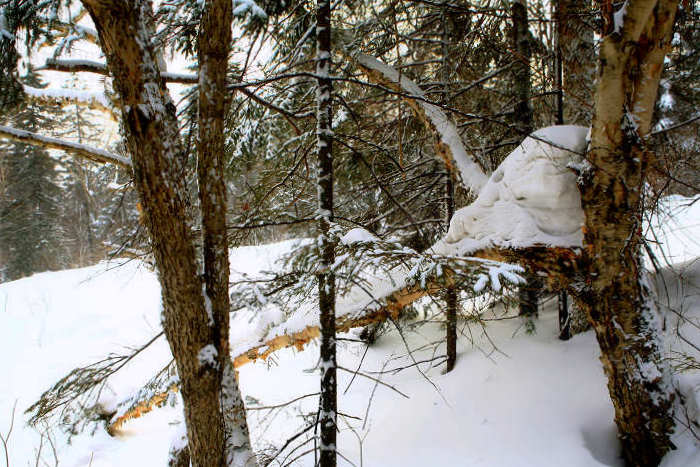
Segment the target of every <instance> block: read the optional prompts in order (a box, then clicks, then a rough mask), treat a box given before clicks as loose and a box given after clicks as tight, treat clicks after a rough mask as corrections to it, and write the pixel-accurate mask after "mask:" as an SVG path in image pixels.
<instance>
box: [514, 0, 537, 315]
mask: <svg viewBox="0 0 700 467" xmlns="http://www.w3.org/2000/svg"><path fill="white" fill-rule="evenodd" d="M510 43H511V47H512V49H513V54H514V64H513V68H512V70H513V75H512V80H513V92H514V94H515V95H514V99H515V107H514V109H513V125H514V129H515V131H517V133H518V140H519V141H522V140H523V139H525V137H526V136H528V135H529V134H530V133H532V131H533V116H532V105H531V104H530V97H531V93H532V81H531V77H530V58H531V56H532V50H531V44H532V37H531V36H530V29H529V26H528V19H527V6H526V4H525V1H524V0H513V1H512V4H511V29H510ZM525 279H526V283H525V285H524V286H522V287H520V290H519V293H518V299H519V301H520V314H521V315H523V316H531V315H536V314H537V302H538V298H539V295H540V291H541V289H542V286H541V281H539V280H538V278H537V277H536V276H534V275H533V274H531V273H528V274H527V275H526V277H525Z"/></svg>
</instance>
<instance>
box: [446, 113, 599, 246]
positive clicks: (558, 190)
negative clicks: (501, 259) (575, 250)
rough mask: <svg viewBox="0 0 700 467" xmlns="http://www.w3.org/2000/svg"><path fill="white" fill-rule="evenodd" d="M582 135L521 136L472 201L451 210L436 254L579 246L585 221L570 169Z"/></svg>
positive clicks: (554, 131) (559, 129)
mask: <svg viewBox="0 0 700 467" xmlns="http://www.w3.org/2000/svg"><path fill="white" fill-rule="evenodd" d="M587 133H588V129H587V128H584V127H578V126H554V127H548V128H543V129H541V130H538V131H536V132H535V133H533V135H531V136H530V137H528V138H526V139H525V140H524V141H523V143H522V144H521V145H520V146H518V148H516V149H515V150H514V151H513V152H512V153H511V154H510V155H509V156H508V157H507V158H506V159H505V160H504V161H503V162H502V163H501V165H500V166H499V167H498V169H497V170H496V171H495V172H494V173H493V174H492V175H491V177H490V178H489V180H488V182H487V183H486V185H485V186H484V188H483V189H482V190H481V192H480V193H479V196H478V197H477V199H476V200H475V201H474V202H473V203H472V204H470V205H469V206H467V207H464V208H462V209H460V210H458V211H457V212H455V214H454V216H453V217H452V221H451V222H450V229H449V231H448V234H447V237H446V242H445V244H443V245H438V247H437V248H436V251H442V249H445V248H447V249H450V247H451V248H456V251H458V252H459V254H468V253H470V252H473V251H476V250H478V249H482V248H488V247H491V246H499V247H515V248H517V247H526V246H532V245H549V246H562V247H580V246H581V242H582V240H583V235H582V230H581V228H582V226H583V221H584V218H583V211H582V209H581V198H580V194H579V190H578V187H577V185H576V174H575V173H574V171H573V170H571V169H570V168H569V166H570V165H571V164H572V163H574V164H580V163H581V162H582V160H583V158H582V156H581V154H583V152H584V150H585V147H586V135H587ZM550 143H552V144H550ZM563 148H566V149H563ZM567 149H568V150H567Z"/></svg>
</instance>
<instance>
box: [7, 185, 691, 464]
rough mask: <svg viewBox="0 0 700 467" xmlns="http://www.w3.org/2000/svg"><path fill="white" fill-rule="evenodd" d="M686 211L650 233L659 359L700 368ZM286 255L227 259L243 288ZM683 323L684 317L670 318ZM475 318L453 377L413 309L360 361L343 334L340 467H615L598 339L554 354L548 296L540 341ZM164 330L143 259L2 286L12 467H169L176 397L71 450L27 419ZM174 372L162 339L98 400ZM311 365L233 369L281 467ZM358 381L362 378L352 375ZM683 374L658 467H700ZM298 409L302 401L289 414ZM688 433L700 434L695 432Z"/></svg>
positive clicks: (290, 354)
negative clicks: (670, 439)
mask: <svg viewBox="0 0 700 467" xmlns="http://www.w3.org/2000/svg"><path fill="white" fill-rule="evenodd" d="M690 201H692V200H688V199H682V198H672V199H670V200H669V201H668V203H667V209H666V210H665V212H666V213H667V214H664V215H662V216H661V217H660V218H658V219H653V220H652V221H651V223H652V225H656V226H657V227H659V229H657V238H658V240H659V242H661V244H663V247H662V246H661V244H660V245H659V246H658V247H657V255H659V256H661V255H660V253H661V252H662V251H663V253H664V256H666V259H667V262H666V267H665V269H664V270H663V272H662V273H661V274H657V275H656V279H657V282H658V283H659V287H658V288H659V290H660V291H661V293H660V298H659V300H660V302H661V303H662V304H669V305H670V307H671V308H672V309H673V310H675V311H673V312H667V313H666V329H667V333H668V336H667V337H668V339H667V341H668V343H669V348H668V355H669V356H670V357H677V356H678V354H677V353H675V352H678V351H683V352H685V353H689V354H691V355H694V357H695V358H696V359H698V360H700V355H698V353H697V352H696V351H695V350H694V349H692V346H689V345H688V344H686V343H684V342H683V340H682V339H681V338H679V337H678V332H679V331H680V334H681V335H682V336H683V337H684V338H685V339H687V340H688V341H690V342H692V343H694V344H695V345H698V344H699V343H700V331H698V329H700V260H698V258H699V257H700V240H698V239H700V224H699V223H698V222H699V220H700V202H697V203H695V204H693V205H692V206H691V207H690V208H683V206H684V205H687V204H688V203H689V202H690ZM665 216H667V217H665ZM290 245H291V242H283V243H279V244H274V245H266V246H259V247H243V248H239V249H236V250H234V251H233V252H232V256H231V259H232V269H236V270H237V271H238V272H239V273H240V272H246V273H248V274H254V273H255V272H256V271H259V270H263V269H266V270H270V269H274V268H275V259H276V258H278V257H279V256H281V255H282V254H283V253H284V252H285V251H288V249H289V248H290ZM662 278H663V281H662V280H661V279H662ZM676 311H679V312H682V314H683V316H684V318H685V319H683V320H679V318H678V314H677V313H676ZM482 318H484V319H486V320H488V321H485V322H483V323H476V322H468V320H465V319H463V320H462V321H461V322H460V323H459V330H460V333H461V335H460V339H459V347H458V361H457V366H456V367H455V369H454V371H453V372H451V373H449V374H446V375H445V374H442V370H443V368H444V363H441V362H442V361H443V360H442V359H441V358H439V357H440V356H441V355H442V354H444V345H442V344H440V341H441V340H442V339H443V335H444V327H443V326H442V324H441V323H440V322H438V320H437V319H432V318H431V319H429V320H428V321H429V322H427V323H420V322H421V321H423V320H424V315H423V313H422V311H421V313H419V314H418V316H417V317H415V318H414V319H413V320H410V321H403V322H401V323H400V326H401V332H398V331H397V329H396V328H395V327H393V326H392V325H389V326H388V327H387V330H386V332H385V333H384V334H382V335H381V336H380V338H379V339H378V341H377V342H376V343H375V344H374V345H373V346H371V347H369V348H368V347H366V346H365V345H364V344H363V343H361V342H356V341H355V340H356V335H355V334H354V333H348V334H344V335H342V336H341V337H344V338H346V339H349V340H343V341H340V342H339V350H338V360H339V365H340V366H342V367H343V368H346V369H348V370H350V371H345V370H342V371H340V373H339V378H338V385H339V386H338V387H339V389H338V392H339V411H340V412H341V413H342V414H341V415H340V416H339V421H340V435H339V439H338V446H339V451H340V453H341V454H342V458H341V460H340V462H339V463H340V465H357V466H369V467H375V466H386V467H389V466H426V465H430V466H476V465H482V466H489V467H492V466H504V467H505V466H508V467H512V466H538V467H550V466H551V467H555V466H556V467H559V466H562V465H566V466H582V467H583V466H622V461H621V460H620V458H619V446H618V442H617V439H616V434H615V433H616V431H615V425H614V422H613V408H612V405H611V402H610V399H609V396H608V393H607V388H606V379H605V377H604V375H603V372H602V367H601V364H600V361H599V359H598V357H599V350H598V346H597V343H596V341H595V337H594V335H593V333H592V332H591V331H589V332H586V333H584V334H581V335H578V336H575V337H574V338H573V339H571V340H569V341H567V342H562V341H560V340H558V338H557V332H558V329H557V326H558V324H557V314H556V300H554V299H551V298H550V299H546V300H545V301H544V304H543V306H542V310H541V312H540V315H539V318H538V319H537V320H535V322H534V325H535V330H534V333H527V332H526V326H524V323H523V321H522V320H521V319H520V318H519V317H516V316H513V314H512V312H509V311H508V310H506V309H505V308H504V306H503V305H502V304H500V303H499V304H497V305H496V306H494V307H492V308H491V309H490V311H488V312H486V313H485V314H484V315H483V316H482ZM159 331H160V296H159V286H158V281H157V278H156V275H155V274H154V273H152V272H150V271H149V270H148V269H147V268H146V267H144V266H143V264H141V263H139V262H137V261H112V262H109V263H106V262H105V263H100V264H98V265H95V266H92V267H87V268H82V269H75V270H68V271H61V272H53V273H41V274H36V275H34V276H32V277H30V278H27V279H23V280H19V281H15V282H10V283H6V284H2V285H0V355H2V357H0V375H2V376H0V434H2V435H3V436H5V435H6V434H7V431H8V427H9V426H10V423H11V420H12V413H13V406H15V405H16V409H15V412H14V428H13V431H12V433H11V435H10V437H9V441H8V443H7V446H8V451H9V459H10V462H9V464H10V466H24V465H27V464H30V465H35V463H36V458H37V452H38V450H39V449H40V446H41V452H40V456H41V458H42V459H43V461H45V463H44V462H40V463H39V464H38V465H55V463H56V462H55V461H56V459H57V460H58V463H59V465H61V466H88V465H91V466H93V467H101V466H123V465H131V466H142V465H143V466H158V465H163V466H164V465H166V462H167V458H168V449H169V446H170V444H171V440H172V439H173V437H176V436H177V435H178V433H180V432H181V431H180V429H181V427H182V406H181V401H180V398H179V395H174V396H172V397H171V400H170V402H171V404H168V405H166V406H165V407H163V408H159V409H155V410H154V411H153V412H151V413H149V414H146V415H144V416H143V417H141V418H139V419H135V420H131V421H128V422H127V423H126V424H125V425H124V426H123V427H122V429H121V430H120V431H119V432H118V433H117V434H116V436H114V437H112V436H110V435H108V434H107V432H106V431H105V430H104V424H102V423H101V422H98V423H96V424H89V425H88V426H87V427H86V429H85V430H83V431H80V432H79V433H77V434H75V435H73V436H72V437H69V436H68V435H67V434H65V433H63V432H61V431H60V430H58V429H53V430H50V431H49V432H48V433H51V439H49V438H48V437H47V435H44V436H43V444H42V435H41V433H47V431H46V430H47V428H50V427H48V426H45V425H39V426H37V427H31V426H29V425H27V418H28V417H27V415H25V414H24V411H25V410H26V408H27V407H28V406H29V405H30V404H31V403H33V402H34V401H35V400H36V399H37V398H38V397H39V396H40V395H41V393H42V392H43V391H45V390H46V389H48V388H49V387H50V386H51V385H53V384H54V383H55V382H56V381H57V380H58V379H60V378H61V377H63V376H64V375H66V374H67V373H68V372H70V371H71V370H72V369H73V368H76V367H78V366H81V365H86V364H89V363H92V362H94V361H97V360H100V359H102V358H104V357H105V356H107V355H108V354H109V353H110V352H113V353H115V354H126V353H128V352H129V348H130V347H137V346H139V345H142V344H143V343H144V342H146V341H148V340H149V339H150V338H152V337H153V336H154V335H155V334H157V333H158V332H159ZM241 332H242V331H241V330H240V329H237V330H235V332H233V333H232V334H233V335H234V336H235V335H236V334H239V335H240V334H241ZM408 349H410V350H411V351H410V352H409V351H408ZM692 352H695V354H693V353H692ZM436 357H438V358H437V359H435V358H436ZM169 360H170V352H169V349H168V346H167V343H166V342H165V340H164V339H162V338H161V339H159V340H157V341H156V342H155V343H154V344H153V345H152V346H150V347H149V348H148V349H147V350H145V351H144V352H142V353H141V354H140V355H139V356H138V357H137V358H135V359H134V360H133V361H132V362H130V363H129V364H128V365H127V366H126V367H125V368H124V369H123V370H122V371H121V372H119V373H118V374H116V375H114V376H112V377H110V379H109V381H108V384H107V386H106V387H105V389H104V390H103V391H102V393H101V394H100V396H99V397H100V402H101V403H102V404H103V405H104V406H105V407H114V406H115V405H116V403H118V402H119V401H121V400H123V399H125V398H126V397H128V396H129V395H130V394H133V393H134V392H136V391H138V389H139V388H140V387H141V386H142V385H143V384H144V383H145V382H146V381H147V380H148V379H149V378H150V377H151V376H153V374H154V373H155V372H156V371H158V370H159V369H160V368H162V367H163V366H165V365H166V364H167V363H168V361H169ZM426 360H429V361H426ZM422 361H425V362H424V363H420V362H422ZM416 362H419V364H418V365H416ZM672 362H673V363H678V359H674V360H672ZM317 363H318V346H317V345H311V346H308V347H307V349H305V350H304V351H302V352H298V351H296V350H294V349H287V350H283V351H280V352H278V353H276V354H275V355H274V356H273V357H271V358H270V359H269V360H267V361H265V362H257V363H253V364H249V365H246V366H244V367H241V368H240V373H239V381H240V385H241V389H242V391H243V393H244V395H245V397H246V405H247V407H248V421H249V425H250V427H251V432H252V437H253V442H254V445H255V448H256V450H257V451H258V452H259V453H262V454H264V455H266V456H274V455H275V453H276V452H277V451H278V450H279V449H280V448H281V447H282V446H283V445H284V444H285V442H286V441H287V440H288V439H289V438H290V437H292V436H293V435H294V434H295V433H297V432H299V431H300V430H301V429H303V428H305V427H307V426H309V425H312V424H313V417H314V415H315V413H316V410H317V407H318V401H317V396H315V395H314V394H315V393H317V392H318V385H319V378H318V370H316V365H317ZM404 367H406V368H404ZM358 368H359V369H360V372H361V374H357V375H356V376H354V372H355V371H356V370H357V369H358ZM401 368H404V369H402V370H400V371H393V370H395V369H401ZM677 376H678V379H677V381H678V386H679V392H680V393H681V394H683V396H684V397H685V398H686V408H687V409H688V411H687V413H679V424H678V429H677V432H676V434H675V435H674V442H675V443H676V445H677V446H678V448H679V449H678V450H676V451H674V452H672V453H670V454H669V455H668V456H667V457H666V458H665V460H664V463H663V466H664V467H685V466H690V465H700V442H699V441H698V440H697V439H696V438H694V436H693V434H692V432H691V430H689V429H687V428H683V423H686V422H687V420H688V419H689V418H690V419H695V421H696V422H699V421H700V371H699V370H694V371H686V372H683V373H680V372H679V373H678V375H677ZM378 381H380V382H378ZM302 396H306V397H302ZM294 399H299V400H297V401H295V402H293V403H291V404H286V405H282V404H285V403H286V402H288V401H291V400H294ZM280 405H281V406H280ZM271 406H280V407H271ZM686 415H687V417H686ZM694 430H695V433H696V434H700V428H698V426H695V427H694ZM312 434H313V428H311V429H310V430H309V431H307V433H306V434H304V435H302V436H300V437H298V438H297V439H296V440H295V441H294V442H292V443H290V445H289V447H287V448H286V449H285V450H284V451H283V452H282V453H281V454H279V455H278V456H277V457H276V458H275V460H274V461H273V462H272V464H271V465H284V464H286V463H289V462H290V461H292V465H304V466H311V465H313V463H314V456H313V451H312V449H313V447H314V446H313V441H312V439H311V437H312V436H311V435H312ZM295 448H296V449H295ZM310 450H311V452H310V453H308V454H306V455H304V456H302V457H298V456H300V455H302V454H304V453H305V452H308V451H310ZM54 453H55V457H54ZM2 458H3V456H2V453H0V459H2ZM295 458H296V460H295ZM0 463H1V462H0Z"/></svg>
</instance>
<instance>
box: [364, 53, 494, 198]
mask: <svg viewBox="0 0 700 467" xmlns="http://www.w3.org/2000/svg"><path fill="white" fill-rule="evenodd" d="M352 56H353V57H354V59H355V60H356V61H357V63H359V64H360V66H361V67H362V68H363V69H364V70H365V71H366V72H367V74H368V75H370V77H371V78H374V79H376V80H377V81H380V82H382V83H386V84H389V85H392V87H396V86H398V87H399V88H400V90H402V91H403V92H406V93H408V94H410V95H412V96H416V97H419V98H420V99H409V101H408V102H409V105H411V107H412V108H413V110H414V111H415V112H416V113H417V114H418V116H419V117H420V118H421V119H422V120H424V121H425V122H426V123H427V124H429V125H430V126H431V127H432V129H433V130H434V131H435V132H436V133H437V136H438V139H439V143H437V144H436V151H437V153H438V155H439V156H440V157H441V158H442V159H444V160H445V163H446V164H447V166H448V168H452V167H453V165H455V166H456V168H457V170H458V173H459V176H460V177H461V180H462V182H463V183H464V184H465V186H466V187H467V188H469V189H471V190H472V191H473V192H474V193H478V192H479V191H480V190H481V188H482V187H483V186H484V184H485V183H486V181H487V179H488V177H487V176H486V174H485V173H484V171H483V170H481V167H480V166H479V164H477V163H476V161H475V160H474V159H473V158H472V157H470V156H469V155H468V154H467V151H466V149H465V147H464V144H463V143H462V138H461V137H460V135H459V132H458V131H457V127H456V126H455V124H454V123H452V121H451V120H450V118H449V117H448V116H447V115H446V114H445V112H443V111H442V109H440V108H439V107H438V106H436V105H434V104H431V103H429V102H426V100H425V94H424V93H423V90H422V89H421V88H420V86H418V84H416V83H415V82H413V81H412V80H410V79H409V78H407V77H406V76H404V75H402V74H401V73H399V72H398V71H397V70H396V69H394V68H392V67H391V66H389V65H387V64H386V63H383V62H381V61H379V60H377V59H376V58H374V57H370V56H369V55H365V54H353V55H352ZM387 81H388V83H387Z"/></svg>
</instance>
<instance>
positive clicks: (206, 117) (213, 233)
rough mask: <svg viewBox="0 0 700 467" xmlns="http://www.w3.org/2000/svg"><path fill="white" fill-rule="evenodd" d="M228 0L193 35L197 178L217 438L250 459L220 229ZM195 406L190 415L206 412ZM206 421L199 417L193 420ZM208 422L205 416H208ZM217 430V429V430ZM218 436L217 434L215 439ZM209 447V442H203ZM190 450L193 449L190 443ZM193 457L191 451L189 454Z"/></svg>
mask: <svg viewBox="0 0 700 467" xmlns="http://www.w3.org/2000/svg"><path fill="white" fill-rule="evenodd" d="M232 8H233V7H232V3H231V1H230V0H209V1H207V2H206V3H205V7H204V11H203V12H202V20H201V23H200V29H199V36H198V38H197V46H198V58H199V95H198V106H199V107H198V117H199V120H198V132H199V134H198V136H199V137H198V141H197V179H198V182H199V183H198V184H199V203H200V208H201V213H202V234H203V239H202V240H203V243H202V252H203V256H204V288H203V289H202V293H203V294H204V303H205V311H206V312H207V320H208V321H209V322H208V324H209V327H210V330H211V331H210V334H211V335H210V337H209V341H210V343H211V344H209V345H213V346H214V348H215V349H216V357H217V358H216V361H215V362H212V363H215V367H214V368H213V370H214V371H215V372H213V374H212V377H213V378H214V381H212V383H211V386H212V388H211V390H213V391H214V392H213V395H218V396H219V400H218V402H219V406H220V407H219V410H220V411H221V412H223V413H222V417H223V423H222V425H223V426H222V427H221V428H222V431H223V433H222V436H223V440H222V442H221V444H215V445H214V446H222V445H223V446H224V450H223V451H224V452H223V455H224V459H223V460H224V462H225V464H224V465H228V466H248V465H255V462H254V460H253V454H252V450H251V446H250V435H249V433H248V423H247V421H246V417H245V408H244V405H243V400H242V397H241V394H240V391H239V389H238V384H237V383H236V379H235V374H234V370H233V368H232V364H231V361H230V357H229V354H230V350H229V309H230V303H229V295H228V282H229V261H228V237H227V234H226V206H227V204H226V185H225V184H224V160H223V156H224V154H225V151H224V149H225V148H224V146H225V137H224V130H225V117H226V112H227V110H228V106H229V103H230V97H229V93H228V91H227V89H226V74H227V71H228V55H229V51H230V46H231V21H232V19H233V13H232ZM207 415H208V412H207V411H201V412H200V411H197V413H192V415H191V417H192V418H195V417H200V416H207ZM196 423H198V424H199V423H201V424H202V426H206V424H207V420H206V419H205V418H202V419H199V418H198V420H197V422H196ZM209 423H211V419H209ZM217 436H218V434H217ZM217 442H218V439H217ZM205 449H210V447H205ZM193 451H194V449H193ZM193 458H196V455H195V456H193Z"/></svg>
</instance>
